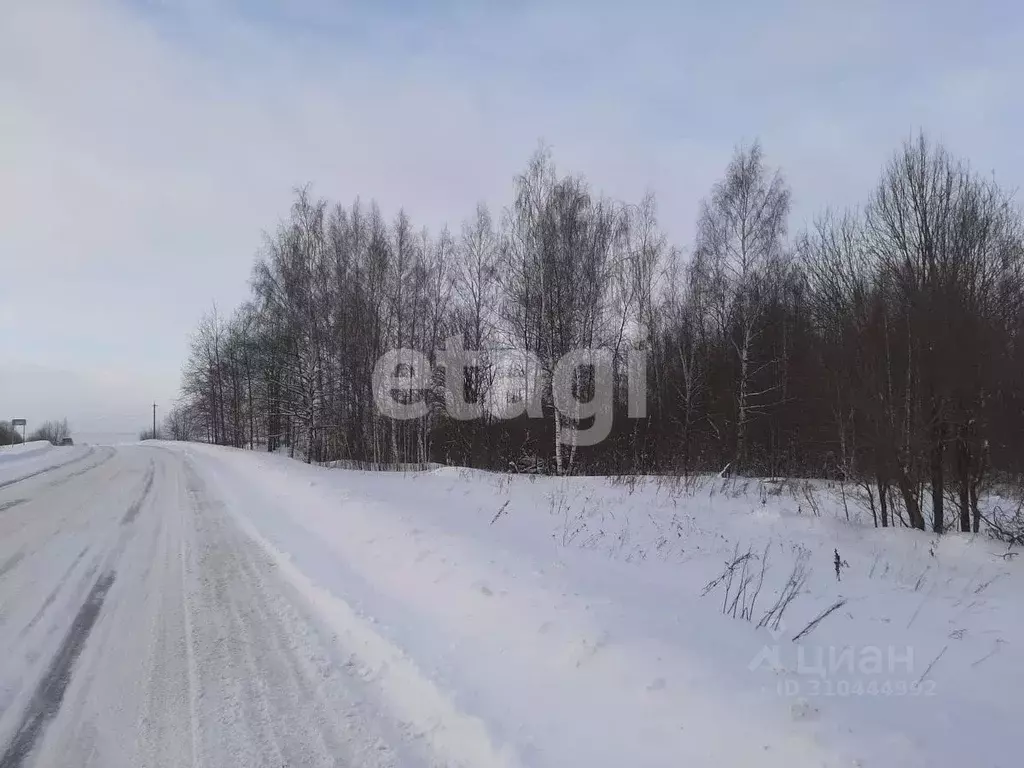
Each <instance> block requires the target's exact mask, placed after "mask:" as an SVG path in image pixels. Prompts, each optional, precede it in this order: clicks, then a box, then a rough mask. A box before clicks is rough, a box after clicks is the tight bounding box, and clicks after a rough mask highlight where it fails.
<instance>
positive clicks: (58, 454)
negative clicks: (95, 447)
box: [0, 440, 92, 488]
mask: <svg viewBox="0 0 1024 768" xmlns="http://www.w3.org/2000/svg"><path fill="white" fill-rule="evenodd" d="M91 451H92V449H90V448H86V447H81V446H74V447H60V448H58V447H55V446H54V445H53V444H51V443H49V442H47V441H45V440H36V441H34V442H31V443H24V444H22V445H8V446H3V447H0V488H2V487H4V486H6V485H11V484H13V483H16V482H19V481H21V480H25V479H27V478H29V477H32V476H34V475H37V474H42V473H43V472H48V471H50V470H51V469H56V468H57V467H61V466H64V464H67V463H69V462H72V461H77V460H78V459H81V458H84V457H86V456H88V455H89V454H90V452H91Z"/></svg>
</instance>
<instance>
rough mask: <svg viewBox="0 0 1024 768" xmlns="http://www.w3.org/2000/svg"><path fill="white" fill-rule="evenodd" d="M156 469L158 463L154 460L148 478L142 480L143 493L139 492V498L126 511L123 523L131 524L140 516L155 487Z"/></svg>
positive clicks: (150, 465) (150, 464)
mask: <svg viewBox="0 0 1024 768" xmlns="http://www.w3.org/2000/svg"><path fill="white" fill-rule="evenodd" d="M155 471H156V465H155V464H154V462H152V461H151V462H149V469H148V470H146V479H145V480H143V482H142V493H141V494H139V498H137V499H136V500H135V501H133V502H132V503H131V506H129V507H128V511H127V512H125V513H124V517H122V518H121V525H130V524H131V522H132V521H133V520H134V519H135V518H136V517H138V516H139V510H140V509H142V505H143V503H144V502H145V501H146V497H147V496H149V492H150V491H151V490H152V489H153V475H154V473H155Z"/></svg>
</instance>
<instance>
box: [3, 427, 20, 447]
mask: <svg viewBox="0 0 1024 768" xmlns="http://www.w3.org/2000/svg"><path fill="white" fill-rule="evenodd" d="M0 445H21V433H20V432H19V431H18V430H16V429H15V428H14V427H13V426H11V422H9V421H0Z"/></svg>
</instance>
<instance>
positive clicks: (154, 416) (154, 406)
mask: <svg viewBox="0 0 1024 768" xmlns="http://www.w3.org/2000/svg"><path fill="white" fill-rule="evenodd" d="M153 439H154V440H156V403H153Z"/></svg>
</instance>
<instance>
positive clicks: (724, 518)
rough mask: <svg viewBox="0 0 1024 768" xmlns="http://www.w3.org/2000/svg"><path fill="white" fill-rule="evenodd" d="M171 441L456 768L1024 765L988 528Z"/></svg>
mask: <svg viewBox="0 0 1024 768" xmlns="http://www.w3.org/2000/svg"><path fill="white" fill-rule="evenodd" d="M176 450H183V451H186V452H187V453H192V454H202V456H203V459H204V460H203V461H202V462H197V466H200V467H203V468H204V471H207V472H210V473H211V477H210V480H211V482H213V483H215V484H216V485H217V486H218V487H219V490H220V493H221V495H222V496H223V497H224V498H225V499H226V500H228V501H229V507H230V508H232V509H235V510H244V513H243V514H244V518H245V523H246V524H247V525H249V526H251V528H252V530H253V535H254V536H257V537H258V538H259V539H260V540H261V541H262V542H263V543H264V545H265V546H266V547H267V548H268V549H270V550H272V551H273V552H275V553H276V555H275V556H276V557H277V558H278V559H279V562H281V563H282V564H286V565H283V566H282V572H283V573H284V574H285V575H287V574H289V573H291V574H292V577H293V578H292V580H293V582H294V583H295V585H296V587H297V588H298V589H300V590H301V591H302V592H303V593H304V594H306V595H307V596H308V597H309V599H310V602H311V603H312V604H315V605H318V606H319V610H320V611H321V613H322V614H323V615H325V616H327V615H333V616H334V617H335V619H336V620H337V622H339V623H336V624H335V625H334V628H335V630H336V631H337V633H338V637H339V639H340V640H339V641H340V642H342V644H345V642H346V638H347V642H348V643H349V647H348V648H347V650H348V652H349V653H351V657H352V663H353V664H356V665H360V666H361V668H363V669H365V672H366V675H367V677H368V678H369V679H381V680H384V681H386V685H385V686H384V687H385V689H386V691H387V695H388V696H390V697H391V698H392V699H394V700H395V701H396V702H397V703H399V704H400V705H401V706H399V707H398V708H399V709H400V710H401V711H403V712H406V713H407V714H408V718H409V720H410V722H411V723H412V724H413V726H414V727H416V728H418V729H419V730H421V731H422V735H423V738H424V739H425V740H426V741H427V742H430V741H431V739H435V738H436V739H437V740H438V741H439V744H441V746H445V747H446V748H447V751H445V750H443V749H442V750H441V754H444V755H445V756H446V760H448V761H449V762H450V763H451V764H457V763H459V762H460V760H458V759H457V758H458V755H457V754H455V753H457V750H455V752H453V751H452V750H453V749H454V748H453V747H452V745H451V741H452V739H453V738H454V737H453V736H452V734H459V733H463V732H464V733H471V734H472V738H471V743H472V745H473V749H474V750H475V751H473V752H472V754H469V755H465V756H464V758H465V759H463V760H462V761H461V762H462V763H463V764H473V762H474V760H479V759H481V758H480V755H486V756H487V762H488V763H499V762H500V763H501V764H507V765H514V764H521V765H538V766H564V765H588V766H621V765H632V766H648V765H650V766H655V765H688V766H712V765H714V766H719V765H729V766H732V765H736V766H739V765H744V766H746V765H757V766H774V765H779V766H803V765H815V766H821V765H836V766H838V765H843V766H848V765H864V766H893V767H894V768H896V767H897V766H898V767H899V768H905V767H907V766H922V767H923V766H946V765H948V766H958V767H959V766H961V765H964V764H968V765H1010V764H1015V763H1016V757H1017V749H1016V747H1015V745H1014V741H1015V730H1016V727H1017V725H1016V723H1017V720H1018V708H1017V704H1016V701H1015V697H1016V693H1015V692H1016V691H1017V690H1019V687H1020V686H1021V685H1024V659H1022V658H1021V656H1020V654H1019V653H1017V652H1015V651H1014V650H1013V648H1014V647H1015V645H1017V646H1019V645H1020V643H1021V641H1022V640H1024V605H1022V604H1021V602H1020V600H1019V595H1020V594H1021V590H1022V588H1024V579H1022V576H1021V571H1020V567H1019V565H1018V564H1017V563H1016V562H1015V561H1014V558H1012V557H1005V556H1004V555H1006V551H1005V548H1003V547H1001V546H1000V545H998V544H996V543H994V542H990V541H988V540H986V539H984V538H981V537H971V536H959V535H950V536H946V537H943V538H941V539H940V538H938V537H934V536H930V535H926V534H922V533H917V532H910V531H906V530H892V529H889V530H876V529H873V528H868V527H864V526H863V525H860V524H858V522H863V519H864V515H865V511H864V510H863V509H862V508H860V507H859V506H858V505H857V503H856V500H855V499H851V497H850V496H849V495H845V496H844V495H842V494H840V493H839V491H840V490H845V491H846V492H847V494H848V492H849V489H839V488H833V487H829V486H828V485H826V484H823V483H806V482H801V483H795V484H787V483H761V482H758V481H732V480H722V479H718V478H697V479H692V480H690V481H686V482H682V481H666V480H661V481H658V480H655V479H651V478H638V479H634V478H617V479H614V480H610V479H602V478H569V479H553V478H539V477H528V476H503V475H496V474H490V473H481V472H473V471H468V470H458V469H447V468H446V469H437V470H434V471H431V472H426V473H417V474H409V475H404V476H403V475H397V474H381V473H372V472H350V471H332V470H325V469H321V468H317V467H310V466H305V465H302V464H299V463H297V462H293V461H289V460H287V459H284V458H282V457H276V456H268V455H255V454H252V453H247V452H242V451H231V450H225V449H217V448H213V447H209V446H187V447H186V446H178V447H176ZM844 498H845V499H846V501H845V503H844V501H843V499H844ZM847 514H849V515H850V518H851V521H852V522H850V523H848V522H846V516H847ZM837 557H838V571H839V573H838V575H837V573H836V570H837V565H836V560H837ZM730 563H736V564H737V565H736V566H735V567H734V568H733V570H732V577H731V578H730V577H729V568H728V567H727V565H728V564H730ZM741 563H742V564H743V565H740V564H741ZM793 584H795V585H796V589H795V590H794V591H793V594H794V596H793V599H792V602H790V603H788V604H786V605H785V606H784V610H782V612H781V618H779V620H778V621H776V620H775V619H776V618H777V617H778V616H779V612H778V611H777V610H776V611H773V610H772V609H773V607H774V606H775V605H776V604H777V603H778V602H779V600H780V597H784V596H785V595H786V593H787V590H789V588H790V586H792V585H793ZM758 585H760V586H758ZM331 606H333V607H331ZM837 606H838V607H837ZM766 616H767V619H766V618H765V617H766ZM339 617H340V618H339ZM819 617H820V620H819V621H817V623H816V619H819ZM396 659H403V660H404V661H402V663H401V664H399V663H398V662H397V661H396ZM423 690H427V691H429V692H430V695H429V696H427V697H426V699H424V698H422V697H420V696H419V695H418V694H417V691H423ZM415 701H420V702H421V704H422V702H423V701H427V702H433V704H429V703H428V704H422V706H421V708H420V709H416V708H415V707H414V706H413V705H414V703H415ZM466 718H469V719H468V720H467V719H466ZM467 723H471V724H473V725H467ZM475 724H482V727H483V728H484V733H485V734H486V739H484V737H483V736H482V735H481V733H480V731H479V729H477V727H476V725H475ZM460 728H461V729H462V730H460ZM474 756H475V757H474Z"/></svg>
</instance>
